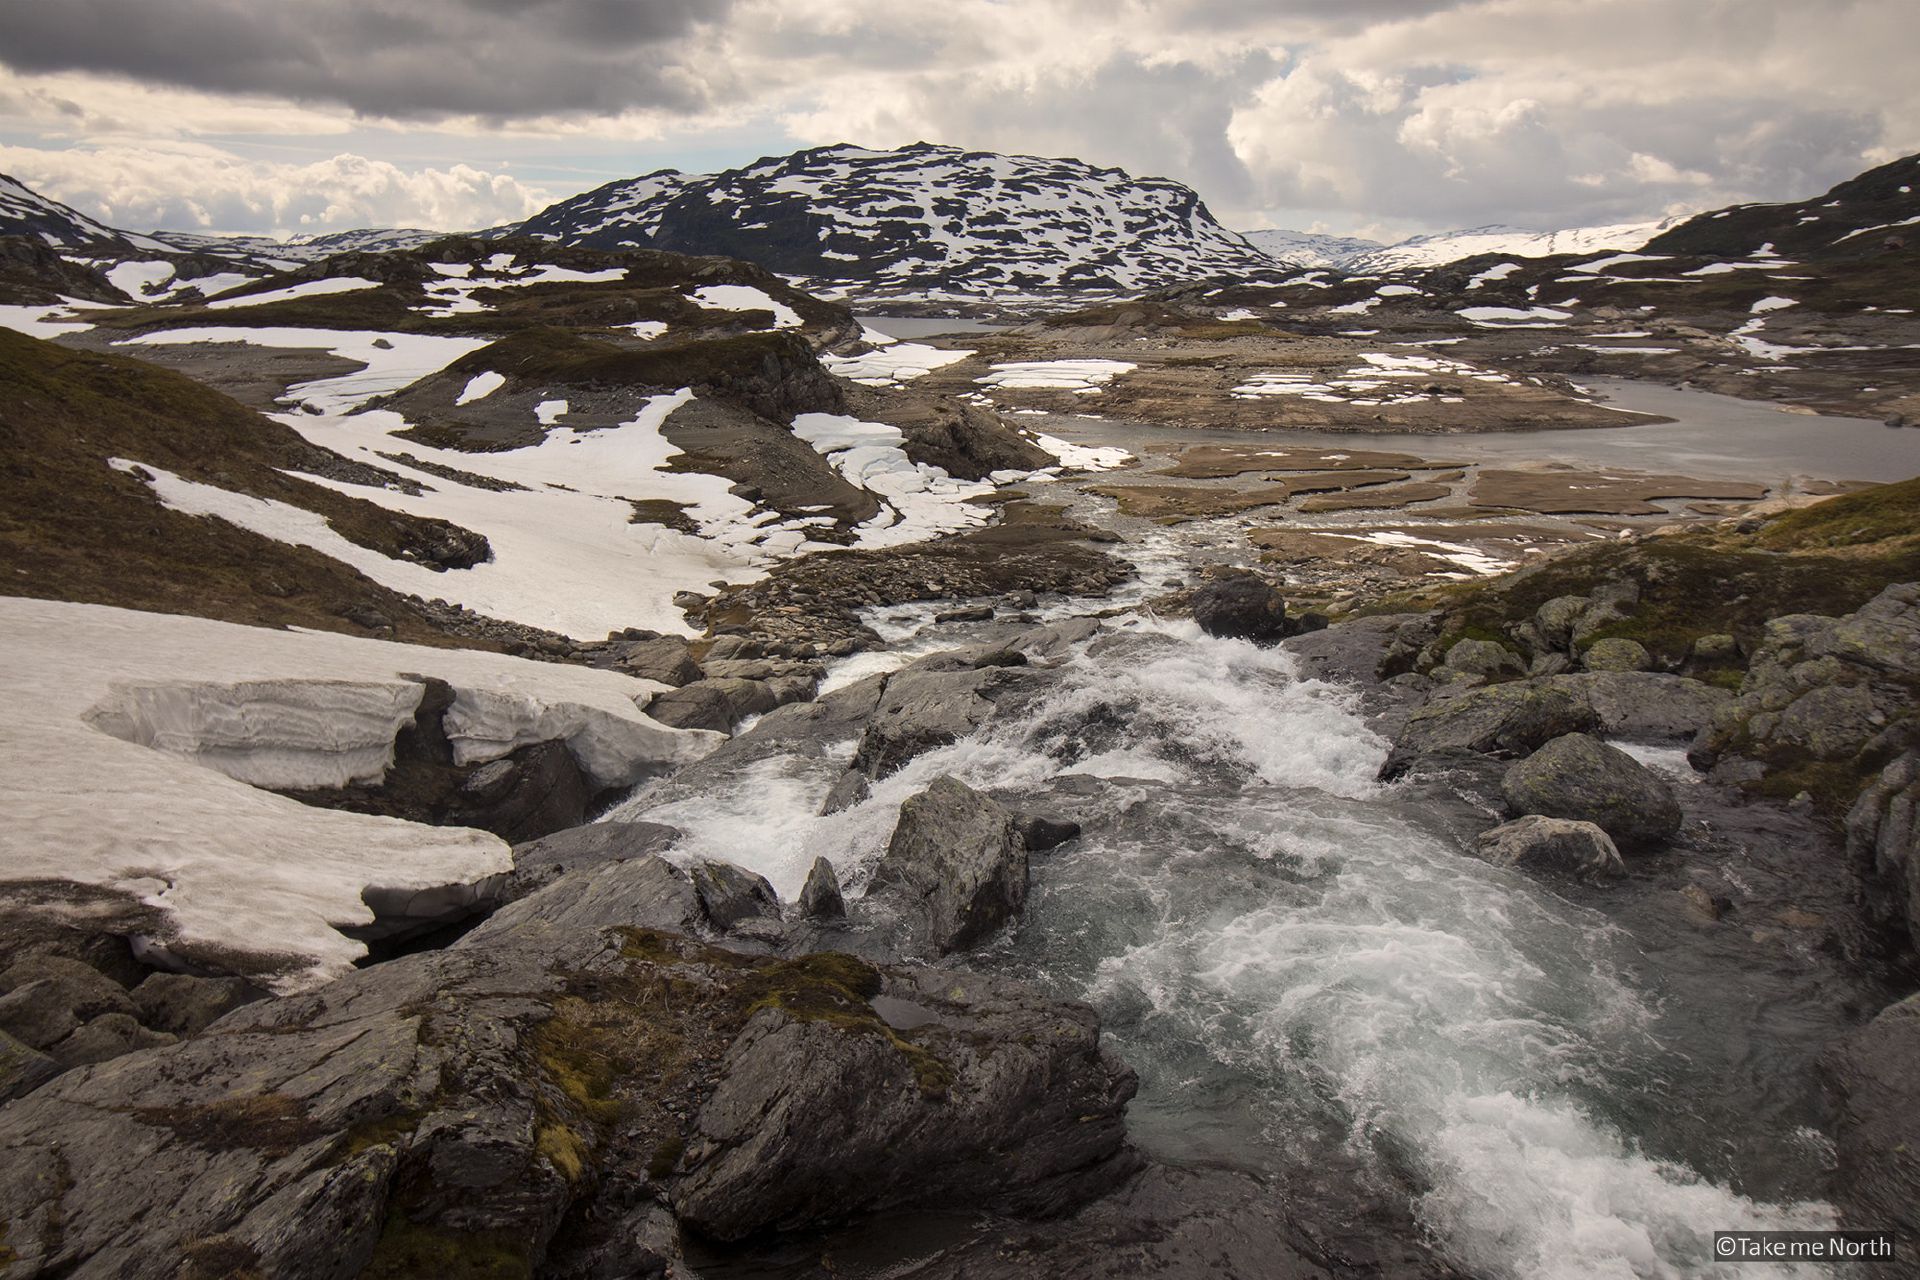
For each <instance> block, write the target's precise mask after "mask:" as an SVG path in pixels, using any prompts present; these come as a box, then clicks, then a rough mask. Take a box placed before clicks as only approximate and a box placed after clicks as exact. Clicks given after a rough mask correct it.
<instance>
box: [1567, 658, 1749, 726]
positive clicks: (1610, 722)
mask: <svg viewBox="0 0 1920 1280" xmlns="http://www.w3.org/2000/svg"><path fill="white" fill-rule="evenodd" d="M1553 683H1554V686H1555V687H1557V688H1562V689H1566V690H1567V691H1568V692H1570V693H1572V694H1573V695H1574V696H1575V697H1578V698H1584V699H1585V700H1586V702H1587V704H1588V705H1589V706H1591V707H1592V708H1593V713H1594V716H1595V718H1596V719H1597V720H1598V729H1597V732H1600V733H1604V734H1605V735H1606V736H1608V737H1610V738H1624V739H1626V740H1628V741H1630V742H1685V741H1688V740H1690V739H1691V738H1693V737H1694V735H1696V734H1698V733H1699V732H1700V731H1701V730H1702V729H1704V728H1705V727H1707V726H1708V725H1710V724H1712V723H1713V718H1714V716H1715V715H1717V714H1718V713H1719V711H1720V709H1721V708H1722V707H1725V706H1726V705H1727V704H1729V703H1731V702H1732V701H1733V695H1732V694H1731V693H1729V692H1728V691H1727V690H1725V689H1716V688H1714V687H1713V686H1712V685H1710V684H1702V683H1701V682H1700V681H1698V680H1689V679H1687V678H1686V677H1685V676H1676V675H1667V674H1665V673H1663V672H1654V671H1586V672H1576V673H1574V674H1572V675H1566V676H1561V677H1559V678H1558V679H1556V680H1555V681H1554V682H1553Z"/></svg>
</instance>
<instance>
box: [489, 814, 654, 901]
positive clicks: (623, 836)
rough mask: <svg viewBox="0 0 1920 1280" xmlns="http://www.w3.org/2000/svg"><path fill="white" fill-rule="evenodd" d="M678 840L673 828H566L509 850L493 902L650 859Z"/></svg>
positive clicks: (596, 824) (597, 825) (648, 825)
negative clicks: (575, 875) (507, 868)
mask: <svg viewBox="0 0 1920 1280" xmlns="http://www.w3.org/2000/svg"><path fill="white" fill-rule="evenodd" d="M679 839H680V831H679V830H678V829H677V828H675V827H669V826H667V825H665V824H664V823H659V822H589V823H586V824H585V825H582V826H577V827H568V828H567V829H566V830H564V831H556V832H554V833H553V834H552V835H549V836H542V837H540V839H538V840H529V841H526V842H525V843H522V844H517V845H515V846H514V847H513V871H512V872H511V873H509V874H508V876H507V877H506V879H505V881H504V882H503V883H502V885H501V887H500V889H499V891H498V892H499V899H500V901H501V902H514V901H517V900H519V899H521V898H524V897H526V896H527V895H528V894H530V893H533V892H534V891H536V890H538V889H542V888H545V887H546V886H547V885H549V884H552V883H553V882H554V881H555V880H558V879H559V878H560V877H561V876H563V875H566V874H567V873H569V872H572V871H580V870H584V869H586V868H589V867H601V866H606V865H607V864H609V863H614V862H628V861H631V860H632V859H634V858H645V857H650V856H652V855H653V854H657V853H661V852H664V851H665V850H666V849H668V848H670V847H672V845H673V844H674V842H675V841H677V840H679Z"/></svg>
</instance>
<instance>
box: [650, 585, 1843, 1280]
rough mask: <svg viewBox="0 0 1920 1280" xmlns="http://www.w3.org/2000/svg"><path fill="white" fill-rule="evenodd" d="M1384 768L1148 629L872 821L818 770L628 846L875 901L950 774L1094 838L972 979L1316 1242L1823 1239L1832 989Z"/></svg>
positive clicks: (1373, 746) (723, 795)
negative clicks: (1050, 999) (1480, 851)
mask: <svg viewBox="0 0 1920 1280" xmlns="http://www.w3.org/2000/svg"><path fill="white" fill-rule="evenodd" d="M923 643H925V641H924V639H923ZM853 745H854V744H853V743H852V742H851V741H849V742H847V743H845V744H844V746H845V756H850V755H851V753H852V750H853ZM1385 751H1386V743H1385V742H1384V741H1383V740H1382V739H1380V738H1379V737H1378V736H1376V735H1375V734H1374V733H1373V732H1372V731H1371V730H1369V728H1368V727H1367V726H1366V724H1365V722H1364V721H1363V719H1362V718H1361V717H1360V716H1359V715H1358V714H1357V713H1356V710H1355V708H1354V706H1353V703H1352V693H1351V691H1349V690H1345V689H1343V688H1339V687H1336V686H1333V685H1330V684H1326V683H1322V682H1318V681H1314V680H1309V679H1303V678H1302V677H1301V676H1300V675H1299V673H1298V671H1297V668H1296V662H1295V659H1293V658H1292V657H1291V656H1289V655H1288V654H1287V653H1285V652H1283V651H1277V650H1262V649H1257V648H1255V647H1253V646H1251V645H1247V644H1243V643H1240V642H1236V641H1226V640H1216V639H1210V638H1207V637H1204V636H1202V635H1200V634H1199V632H1198V631H1197V629H1194V628H1192V627H1191V625H1190V624H1169V623H1162V622H1157V621H1154V620H1152V619H1150V618H1146V617H1140V616H1133V617H1129V618H1126V619H1124V620H1121V621H1120V622H1119V623H1118V625H1117V627H1115V628H1113V629H1111V630H1110V632H1109V633H1108V634H1107V635H1105V636H1104V637H1102V638H1099V639H1096V640H1095V641H1093V642H1092V643H1091V644H1090V645H1088V646H1086V647H1085V648H1084V649H1083V651H1082V652H1080V653H1079V654H1078V656H1076V657H1075V658H1074V660H1073V661H1072V663H1071V664H1070V666H1069V667H1068V669H1067V671H1066V673H1065V675H1064V678H1063V679H1061V680H1060V681H1058V682H1057V683H1056V684H1055V685H1053V686H1051V687H1050V689H1049V690H1048V691H1047V692H1046V693H1045V694H1044V695H1043V696H1042V697H1041V698H1040V699H1039V701H1038V702H1037V703H1035V704H1033V705H1031V706H1028V707H1026V708H1024V710H1023V712H1022V713H1021V714H1020V715H1019V716H1018V717H1017V718H1014V719H1011V720H1008V721H1007V722H1004V723H998V722H990V723H989V724H988V726H987V727H986V728H985V729H983V730H982V731H981V732H979V733H978V734H976V735H975V736H973V737H971V738H968V739H966V740H964V741H962V742H959V743H957V744H955V745H953V746H950V747H947V748H944V749H941V750H938V751H934V752H932V753H929V754H927V755H924V756H921V757H920V758H918V759H916V760H914V761H913V762H912V763H911V764H909V765H908V766H907V767H906V768H905V769H903V770H902V771H901V772H899V773H897V774H895V775H893V776H891V777H889V778H887V779H886V780H884V781H883V782H881V783H879V784H877V785H876V787H875V789H874V794H873V796H872V797H871V798H870V799H868V800H867V801H865V802H864V803H862V804H860V805H857V806H856V807H854V808H853V809H851V810H848V811H844V812H842V813H839V814H835V815H832V816H828V817H821V816H818V810H819V807H820V802H821V799H822V798H823V796H824V794H825V792H826V789H827V788H828V787H829V786H830V785H831V783H832V781H833V779H834V777H835V775H836V774H837V773H838V771H839V769H840V768H842V767H843V766H844V757H840V758H835V759H830V760H821V759H817V758H807V757H802V756H797V755H796V756H791V757H778V756H777V757H774V758H772V759H766V760H762V761H760V762H759V763H757V764H756V765H754V766H752V767H751V768H750V769H748V770H746V771H744V772H743V773H742V774H741V775H740V776H739V777H737V778H736V779H735V783H734V785H732V786H730V787H722V788H719V789H717V790H714V791H709V792H706V793H703V794H701V795H699V796H698V797H695V798H692V799H682V800H679V801H677V802H674V803H671V804H668V805H665V806H663V807H656V806H650V805H649V803H648V802H647V801H646V799H645V798H644V797H642V798H641V799H640V801H639V802H638V803H636V804H635V805H634V806H633V809H632V810H631V811H630V812H629V814H628V815H627V816H639V815H641V814H644V815H645V816H646V817H649V818H653V819H656V820H660V821H666V822H671V823H674V824H675V825H678V826H680V827H682V828H683V829H684V830H686V831H687V832H688V840H687V842H686V844H685V845H684V846H683V849H682V852H683V854H685V855H689V856H708V857H722V858H728V859H731V860H734V861H739V862H743V863H745V864H746V865H749V866H751V867H752V868H753V869H755V870H757V871H759V872H761V873H763V874H765V875H767V876H768V877H769V878H770V879H771V880H772V881H773V882H774V884H775V885H776V887H777V888H779V889H780V891H781V893H782V895H783V896H787V897H791V896H792V895H794V894H795V893H796V892H797V890H798V889H799V887H800V884H801V881H802V879H803V878H804V875H805V872H806V869H807V867H808V865H809V864H810V863H811V861H812V859H813V858H814V857H815V856H816V855H825V856H828V857H830V858H832V859H833V860H834V861H835V863H836V865H837V866H838V867H839V868H840V870H841V873H842V875H843V877H845V878H846V879H847V880H848V881H849V882H850V883H851V884H852V885H853V886H855V887H858V886H860V885H862V884H863V883H864V881H865V878H866V876H867V875H868V874H870V872H871V870H872V868H873V866H874V865H875V864H876V862H877V861H878V859H879V857H880V855H881V853H882V852H883V850H884V847H885V844H886V840H887V836H888V834H889V833H890V831H891V828H892V826H893V822H894V818H895V814H896V811H897V808H898V806H899V804H900V802H901V801H902V800H904V799H905V798H906V797H907V796H909V795H911V794H913V793H914V792H916V791H918V790H920V789H922V788H924V787H925V786H926V785H927V784H928V783H929V782H930V781H931V780H932V779H933V778H934V777H936V776H938V775H940V774H952V775H954V776H956V777H958V778H960V779H962V780H963V781H966V782H968V783H969V784H971V785H974V786H976V787H980V788H982V789H987V790H991V791H993V792H994V793H996V794H998V795H1000V796H1003V797H1005V798H1006V799H1008V800H1009V801H1010V802H1017V803H1020V804H1022V805H1026V806H1030V807H1037V808H1039V809H1041V810H1042V811H1047V812H1057V813H1063V814H1067V815H1070V816H1072V817H1073V818H1075V819H1076V820H1078V821H1080V822H1081V823H1082V824H1083V826H1084V828H1085V831H1084V834H1083V835H1082V836H1081V837H1080V838H1079V839H1078V840H1076V841H1074V842H1072V843H1070V844H1068V845H1066V846H1064V847H1063V848H1062V849H1060V850H1058V851H1056V852H1054V853H1051V854H1047V855H1043V856H1039V857H1037V858H1036V859H1035V863H1034V896H1033V898H1032V899H1031V900H1030V902H1029V904H1028V907H1027V912H1026V918H1025V921H1024V923H1023V924H1022V926H1021V927H1020V928H1019V930H1018V931H1017V934H1016V935H1015V936H1014V937H1013V938H1011V939H1010V940H1003V941H1002V942H1001V943H1000V944H999V946H998V947H997V948H995V949H992V950H990V951H988V952H986V953H985V954H983V955H978V956H975V957H973V958H972V959H971V960H970V963H973V964H976V965H980V966H983V967H988V968H994V969H999V970H1002V971H1005V972H1011V973H1014V974H1018V975H1020V976H1022V977H1025V978H1027V979H1028V980H1030V981H1033V982H1035V983H1036V984H1038V985H1040V986H1042V987H1044V988H1045V989H1047V990H1049V991H1052V992H1053V993H1055V994H1058V995H1062V996H1067V997H1072V998H1076V999H1082V1000H1086V1001H1089V1002H1091V1003H1092V1004H1094V1005H1095V1006H1097V1007H1098V1008H1099V1009H1100V1010H1101V1012H1102V1014H1103V1016H1104V1019H1105V1022H1106V1026H1107V1029H1108V1031H1107V1033H1108V1035H1109V1037H1110V1039H1111V1041H1112V1043H1113V1044H1114V1045H1115V1047H1116V1048H1117V1049H1118V1050H1119V1051H1120V1052H1121V1053H1122V1055H1123V1056H1124V1057H1125V1058H1126V1059H1127V1060H1128V1061H1129V1062H1130V1063H1131V1064H1132V1065H1133V1066H1134V1067H1135V1068H1136V1069H1137V1070H1138V1071H1139V1072H1140V1074H1141V1077H1142V1089H1141V1093H1140V1097H1139V1099H1138V1100H1137V1101H1136V1102H1135V1104H1134V1107H1133V1111H1132V1128H1133V1131H1134V1134H1135V1139H1136V1141H1137V1142H1138V1143H1139V1144H1140V1145H1141V1146H1142V1147H1143V1149H1145V1150H1146V1151H1147V1152H1148V1153H1150V1154H1152V1155H1154V1156H1156V1157H1159V1158H1161V1159H1166V1160H1171V1161H1175V1162H1180V1161H1207V1162H1215V1163H1225V1164H1228V1165H1230V1166H1234V1167H1240V1168H1246V1169H1250V1170H1257V1171H1259V1172H1261V1173H1262V1174H1264V1175H1266V1176H1269V1177H1272V1178H1274V1179H1275V1180H1276V1181H1277V1182H1278V1183H1279V1184H1280V1185H1281V1186H1282V1187H1284V1188H1285V1193H1286V1194H1287V1195H1288V1196H1289V1197H1290V1199H1291V1200H1292V1202H1293V1203H1294V1204H1295V1205H1296V1206H1298V1207H1300V1209H1301V1211H1302V1213H1303V1214H1304V1216H1305V1217H1306V1218H1307V1219H1308V1220H1314V1219H1315V1218H1316V1217H1319V1218H1322V1219H1326V1220H1332V1221H1338V1222H1341V1223H1342V1224H1343V1225H1344V1226H1345V1228H1346V1229H1349V1230H1353V1229H1364V1227H1365V1222H1364V1220H1365V1219H1366V1218H1367V1217H1368V1216H1369V1215H1370V1214H1372V1213H1375V1212H1376V1211H1379V1212H1383V1213H1386V1210H1384V1209H1378V1207H1379V1206H1387V1207H1388V1208H1391V1206H1392V1205H1393V1204H1394V1203H1396V1202H1397V1203H1399V1204H1403V1205H1404V1204H1407V1203H1410V1204H1411V1205H1412V1208H1413V1213H1414V1215H1415V1217H1416V1218H1417V1220H1418V1222H1419V1223H1420V1224H1421V1226H1422V1228H1424V1230H1426V1231H1427V1232H1429V1233H1431V1235H1432V1236H1433V1238H1434V1239H1435V1240H1436V1241H1437V1243H1438V1244H1439V1246H1440V1248H1441V1249H1442V1250H1443V1252H1444V1253H1445V1254H1446V1256H1447V1257H1448V1258H1449V1259H1450V1260H1451V1261H1453V1262H1454V1263H1455V1264H1456V1265H1459V1266H1461V1267H1463V1268H1464V1269H1466V1270H1467V1271H1469V1272H1471V1273H1473V1274H1477V1275H1486V1276H1512V1277H1569V1278H1571V1277H1590V1276H1619V1277H1629V1276H1649V1277H1651V1276H1711V1275H1719V1274H1723V1273H1722V1272H1721V1271H1720V1270H1718V1269H1716V1267H1715V1265H1714V1264H1713V1262H1712V1260H1711V1258H1710V1256H1709V1244H1710V1241H1711V1236H1712V1233H1713V1232H1714V1231H1715V1230H1724V1229H1728V1228H1733V1227H1752V1228H1777V1229H1817V1228H1823V1227H1828V1226H1830V1225H1831V1224H1832V1221H1833V1215H1832V1212H1831V1210H1830V1209H1829V1208H1828V1207H1827V1206H1826V1205H1825V1204H1824V1203H1822V1202H1821V1200H1820V1191H1821V1187H1822V1180H1823V1178H1824V1176H1825V1174H1826V1171H1827V1167H1828V1163H1829V1161H1830V1151H1829V1148H1828V1145H1827V1142H1826V1140H1825V1139H1824V1138H1823V1137H1822V1136H1821V1134H1820V1132H1819V1126H1820V1123H1821V1121H1820V1105H1819V1101H1818V1089H1817V1084H1816V1082H1815V1079H1814V1075H1813V1072H1812V1064H1813V1061H1814V1058H1815V1056H1816V1055H1817V1053H1818V1050H1819V1046H1820V1045H1821V1044H1822V1043H1824V1042H1825V1041H1826V1040H1827V1039H1828V1038H1830V1037H1831V1036H1832V1035H1834V1034H1837V1033H1838V1031H1839V1030H1841V1029H1842V1026H1843V1021H1842V1014H1841V1013H1840V1012H1839V1010H1838V1009H1837V1008H1835V1007H1832V1005H1833V995H1832V990H1831V989H1828V990H1825V991H1823V990H1822V987H1823V985H1825V986H1826V987H1828V988H1831V986H1832V984H1833V983H1835V982H1840V981H1841V979H1839V978H1838V977H1837V976H1836V975H1835V974H1833V973H1831V972H1828V971H1826V970H1825V969H1824V968H1823V967H1822V963H1821V962H1820V961H1819V960H1818V958H1817V957H1801V958H1799V959H1798V960H1790V961H1789V962H1786V963H1784V964H1783V965H1782V966H1781V967H1779V968H1778V969H1776V970H1774V971H1771V972H1761V973H1752V972H1748V971H1746V970H1745V969H1744V968H1743V965H1744V964H1746V963H1747V962H1746V961H1743V959H1742V958H1741V955H1740V954H1739V953H1738V952H1737V950H1736V951H1729V952H1726V953H1725V954H1722V953H1719V952H1716V951H1715V950H1714V949H1713V947H1712V946H1710V945H1707V944H1704V943H1702V944H1690V943H1689V942H1688V940H1687V939H1686V938H1685V937H1684V936H1682V934H1683V933H1684V932H1685V931H1686V929H1687V928H1690V926H1687V927H1679V926H1675V927H1671V928H1668V929H1666V930H1665V931H1659V932H1656V933H1654V934H1651V935H1649V934H1645V933H1643V934H1642V935H1641V936H1640V937H1638V938H1636V937H1635V936H1634V935H1632V934H1630V933H1629V931H1628V930H1627V929H1624V928H1622V927H1621V925H1620V924H1618V923H1616V921H1615V920H1613V919H1611V918H1610V916H1609V914H1608V912H1607V910H1605V909H1603V907H1604V904H1602V905H1598V906H1597V905H1595V904H1594V903H1588V902H1578V901H1571V900H1568V899H1565V898H1562V897H1561V896H1559V895H1558V894H1557V893H1556V892H1554V891H1553V890H1552V889H1550V888H1548V887H1545V886H1543V885H1541V884H1539V883H1537V882H1535V881H1533V880H1530V879H1528V878H1527V877H1525V876H1522V875H1518V874H1515V873H1510V872H1505V871H1501V870H1498V869H1495V868H1493V867H1491V866H1489V865H1487V864H1485V863H1482V862H1479V861H1477V860H1475V859H1473V858H1472V857H1470V856H1467V855H1466V854H1465V853H1464V850H1463V842H1462V839H1461V837H1460V836H1459V834H1458V833H1457V824H1453V825H1450V824H1449V823H1448V821H1447V818H1448V816H1449V811H1448V808H1447V806H1446V805H1444V804H1437V803H1436V802H1434V801H1433V800H1431V799H1430V798H1423V797H1422V796H1421V795H1419V794H1418V793H1415V792H1412V791H1410V790H1408V789H1407V788H1405V787H1402V786H1393V787H1388V786H1383V785H1381V784H1379V783H1377V782H1376V781H1375V780H1374V775H1375V771H1376V770H1377V768H1378V766H1379V764H1380V762H1381V760H1382V758H1383V757H1384V754H1385ZM1456 810H1457V806H1456ZM1454 816H1457V811H1456V812H1455V814H1454ZM1655 891H1656V890H1655V888H1654V887H1652V886H1647V887H1645V888H1644V890H1641V891H1636V890H1634V889H1631V888H1629V889H1627V890H1625V891H1623V893H1624V899H1623V900H1624V901H1631V900H1633V898H1634V894H1635V893H1636V892H1644V893H1652V892H1655ZM1616 907H1617V908H1618V909H1622V910H1627V909H1626V908H1619V904H1616ZM1628 913H1629V914H1630V911H1629V912H1628ZM1693 932H1696V933H1697V932H1699V931H1698V930H1697V929H1695V930H1693ZM1650 940H1651V941H1650ZM1649 945H1657V946H1658V947H1660V948H1662V949H1665V948H1667V947H1672V948H1673V949H1674V955H1673V957H1671V958H1670V963H1669V961H1668V959H1667V958H1663V959H1662V960H1660V961H1659V962H1655V961H1651V960H1650V959H1649V957H1648V955H1647V954H1646V949H1647V947H1648V946H1649ZM1386 1216H1388V1217H1390V1216H1391V1214H1390V1213H1387V1214H1386ZM1356 1218H1357V1219H1360V1220H1361V1221H1359V1222H1357V1223H1356V1221H1355V1219H1356ZM1724 1274H1726V1275H1729V1276H1730V1275H1732V1274H1734V1269H1729V1270H1727V1271H1726V1272H1725V1273H1724ZM1738 1274H1740V1275H1742V1276H1755V1275H1761V1274H1765V1273H1764V1272H1762V1271H1755V1270H1752V1269H1748V1268H1742V1269H1738Z"/></svg>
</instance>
